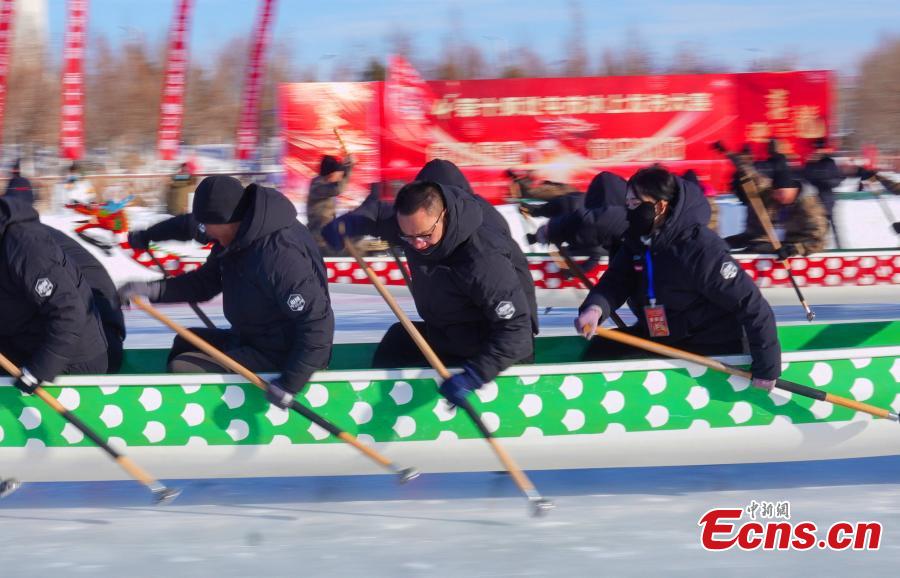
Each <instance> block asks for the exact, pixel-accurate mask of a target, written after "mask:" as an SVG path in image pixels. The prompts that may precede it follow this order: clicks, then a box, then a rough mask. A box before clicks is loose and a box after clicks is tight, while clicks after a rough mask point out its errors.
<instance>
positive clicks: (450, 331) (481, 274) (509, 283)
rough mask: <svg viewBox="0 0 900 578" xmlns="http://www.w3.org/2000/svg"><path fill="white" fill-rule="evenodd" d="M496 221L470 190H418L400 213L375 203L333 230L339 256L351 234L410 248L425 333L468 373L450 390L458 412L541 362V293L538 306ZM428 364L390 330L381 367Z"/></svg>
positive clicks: (405, 194)
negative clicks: (508, 376) (497, 382)
mask: <svg viewBox="0 0 900 578" xmlns="http://www.w3.org/2000/svg"><path fill="white" fill-rule="evenodd" d="M489 215H490V213H489V211H487V210H486V209H485V208H483V207H482V201H481V200H480V199H479V198H478V197H477V196H476V195H474V194H473V193H472V192H471V191H470V190H467V189H465V188H463V187H460V186H455V185H451V184H446V183H444V182H441V183H437V182H434V181H415V182H412V183H410V184H408V185H406V186H404V187H403V188H402V189H401V190H400V192H399V193H397V198H396V201H395V202H394V204H393V206H391V205H389V204H386V203H380V202H378V201H377V199H375V198H374V197H369V198H368V199H367V200H366V201H365V202H364V203H363V204H362V205H361V206H360V207H359V208H357V209H356V210H354V211H352V212H350V213H347V214H345V215H342V216H341V217H339V218H338V219H337V220H336V221H334V222H333V223H331V224H330V225H328V226H327V227H325V229H324V230H323V235H324V237H325V239H326V240H328V242H329V243H331V245H332V247H335V248H337V247H339V246H340V245H341V243H342V236H341V226H343V227H344V229H345V233H346V235H349V236H351V237H352V236H357V235H375V236H378V237H381V238H382V239H385V240H387V241H389V242H392V243H393V242H396V243H400V242H402V243H405V245H406V246H407V249H406V256H407V260H408V263H409V269H410V278H411V282H410V286H409V289H410V292H411V293H412V296H413V300H414V301H415V304H416V310H417V311H418V312H419V315H420V316H421V317H422V319H423V322H421V323H418V324H417V326H418V328H419V330H420V331H421V332H422V333H423V335H424V336H425V338H426V339H427V340H428V342H429V344H430V345H431V346H432V347H433V348H434V350H435V352H436V353H437V354H438V356H440V357H441V359H442V360H443V361H444V362H445V363H446V364H448V365H459V366H461V367H462V370H461V371H460V372H458V373H456V374H455V375H453V376H452V377H450V378H449V379H447V380H446V381H445V382H444V383H443V384H442V385H441V388H440V389H441V393H442V394H443V395H444V396H445V397H446V398H447V399H448V400H450V401H451V402H452V403H455V404H457V405H458V404H459V403H460V402H461V401H462V400H463V399H465V397H466V396H467V395H468V394H469V393H471V392H472V391H473V390H475V389H478V388H480V387H481V386H482V385H484V384H485V383H487V382H488V381H490V380H492V379H494V378H495V377H496V376H497V374H498V373H500V372H501V371H503V370H504V369H506V368H507V367H509V366H510V365H512V364H514V363H517V362H525V361H529V360H531V359H532V357H533V352H534V340H533V332H536V328H537V319H536V312H535V309H536V307H535V304H534V303H532V302H531V299H533V288H532V293H531V296H529V292H528V291H527V290H526V288H525V287H524V286H523V284H522V280H521V277H520V276H519V273H518V271H517V268H516V265H515V262H516V261H517V254H518V255H521V250H520V249H519V248H518V246H517V245H516V244H515V242H514V241H513V240H512V238H511V237H510V236H509V232H508V230H505V231H504V230H503V228H501V227H499V226H498V225H497V224H496V223H495V222H494V221H495V219H494V217H492V216H489ZM528 285H529V286H532V283H531V281H530V279H529V280H528ZM532 287H533V286H532ZM425 363H426V362H425V358H424V356H423V355H422V354H421V353H420V352H419V350H418V348H417V347H416V345H415V344H414V342H413V341H412V339H411V338H410V337H409V336H408V335H407V333H406V331H405V330H404V329H403V328H402V326H401V325H400V324H399V323H397V324H395V325H393V326H392V327H391V328H390V329H388V331H387V333H386V334H385V335H384V337H383V338H382V340H381V343H380V344H379V346H378V348H377V350H376V352H375V357H374V360H373V365H374V366H375V367H404V366H411V365H423V364H425Z"/></svg>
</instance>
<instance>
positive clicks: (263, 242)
mask: <svg viewBox="0 0 900 578" xmlns="http://www.w3.org/2000/svg"><path fill="white" fill-rule="evenodd" d="M192 218H193V219H195V220H196V222H198V223H199V224H200V225H201V228H203V229H204V232H205V235H206V236H207V237H208V238H209V239H210V240H211V241H212V242H213V243H214V245H213V248H212V250H211V251H210V255H209V258H208V259H207V260H206V263H204V264H203V265H202V266H201V267H200V268H199V269H197V270H195V271H191V272H189V273H185V274H184V275H181V276H178V277H173V278H170V279H164V280H161V281H154V282H150V283H146V282H130V283H126V284H125V285H124V286H123V287H122V288H121V289H120V290H119V294H120V296H121V298H122V300H123V302H127V301H128V300H129V299H130V298H131V297H133V296H144V297H146V298H148V299H149V300H150V301H151V302H156V303H183V302H198V301H208V300H209V299H212V298H213V297H215V296H216V295H218V294H219V293H222V295H223V309H224V313H225V318H226V319H228V321H229V322H230V323H231V329H206V328H201V329H193V331H194V332H195V333H197V334H198V335H199V336H200V337H202V338H203V339H205V340H207V341H209V342H210V343H212V344H213V345H214V346H215V347H217V348H218V349H220V350H221V351H223V352H225V353H226V354H227V355H228V356H230V357H231V358H233V359H234V360H235V361H237V362H238V363H240V364H241V365H243V366H244V367H247V368H248V369H250V370H252V371H256V372H263V371H274V372H280V376H279V377H278V378H276V379H274V380H272V382H271V383H269V384H268V396H267V397H268V398H269V401H271V402H272V403H274V404H276V405H278V406H279V407H282V408H286V407H289V406H290V404H291V402H292V401H293V397H294V395H295V394H296V393H297V392H299V391H300V390H301V389H302V388H303V387H304V386H305V385H306V383H307V381H308V380H309V378H310V376H311V375H312V373H313V372H314V371H316V370H319V369H323V368H324V367H325V366H326V365H327V364H328V361H329V359H330V357H331V345H332V340H333V336H334V314H333V313H332V311H331V301H330V298H329V295H328V275H327V274H326V272H325V264H324V262H323V261H322V257H321V255H320V254H319V251H318V249H317V248H316V244H315V241H313V238H312V236H311V235H310V234H309V231H308V230H307V229H306V227H304V226H303V225H302V224H301V223H300V222H299V221H297V212H296V210H295V209H294V206H293V205H292V204H291V202H290V201H289V200H288V199H287V197H285V196H284V195H282V194H281V193H280V192H278V191H276V190H275V189H270V188H267V187H262V186H260V185H257V184H251V185H249V186H248V187H247V188H246V189H245V188H244V187H243V186H242V185H241V183H240V181H238V180H237V179H235V178H233V177H228V176H214V177H207V178H205V179H203V181H202V182H201V183H200V185H199V186H198V187H197V191H196V192H195V193H194V204H193V216H192ZM169 371H172V372H175V373H202V372H224V371H227V370H226V368H224V367H223V366H221V365H220V364H219V363H217V362H216V361H215V360H214V359H213V358H211V357H209V356H208V355H206V354H204V353H201V352H199V351H197V350H196V348H194V347H193V346H192V345H191V344H189V343H188V342H187V341H185V340H183V339H182V338H181V337H176V338H175V342H174V343H173V345H172V350H171V352H170V353H169Z"/></svg>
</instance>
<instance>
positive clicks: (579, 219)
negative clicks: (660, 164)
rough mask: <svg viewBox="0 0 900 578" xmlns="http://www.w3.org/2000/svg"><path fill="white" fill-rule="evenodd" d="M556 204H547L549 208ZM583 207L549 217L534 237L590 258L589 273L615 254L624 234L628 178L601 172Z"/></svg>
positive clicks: (587, 266) (589, 187)
mask: <svg viewBox="0 0 900 578" xmlns="http://www.w3.org/2000/svg"><path fill="white" fill-rule="evenodd" d="M560 198H565V197H560ZM553 202H554V201H548V202H547V205H550V204H551V203H553ZM583 205H584V206H583V207H580V208H577V209H576V210H574V211H572V212H568V213H560V214H558V215H547V216H548V217H550V220H549V221H548V222H547V223H546V224H544V225H541V226H540V227H539V228H538V230H537V231H536V232H535V234H534V235H533V238H534V241H536V242H538V243H545V244H546V243H553V244H554V245H556V246H558V247H559V246H562V245H563V244H567V245H568V246H569V249H570V250H571V251H572V252H573V253H575V254H579V251H580V252H581V253H580V254H586V255H588V257H589V259H588V261H587V262H586V263H584V264H583V265H582V268H583V269H584V270H585V271H590V270H591V269H593V268H594V267H595V266H596V265H597V263H598V262H599V260H600V257H603V256H605V255H613V254H614V253H615V251H616V249H618V247H619V244H620V242H621V240H622V235H624V234H625V228H626V227H627V223H626V221H625V179H623V178H622V177H620V176H619V175H616V174H613V173H610V172H607V171H603V172H601V173H599V174H598V175H597V176H595V177H594V178H593V180H591V184H590V185H588V190H587V193H586V194H585V195H584V198H583ZM532 214H534V213H532ZM528 240H529V241H531V240H532V236H529V237H528Z"/></svg>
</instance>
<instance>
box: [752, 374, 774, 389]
mask: <svg viewBox="0 0 900 578" xmlns="http://www.w3.org/2000/svg"><path fill="white" fill-rule="evenodd" d="M775 381H776V380H774V379H763V378H761V377H754V378H753V379H751V380H750V385H752V386H753V387H758V388H759V389H762V390H764V391H772V389H774V387H775Z"/></svg>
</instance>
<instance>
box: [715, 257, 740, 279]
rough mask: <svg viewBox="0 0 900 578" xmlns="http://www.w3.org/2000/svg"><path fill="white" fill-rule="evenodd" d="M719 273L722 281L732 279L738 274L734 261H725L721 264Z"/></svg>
mask: <svg viewBox="0 0 900 578" xmlns="http://www.w3.org/2000/svg"><path fill="white" fill-rule="evenodd" d="M719 273H720V274H721V275H722V279H725V280H726V281H728V280H729V279H734V278H735V277H737V274H738V266H737V264H736V263H735V262H734V261H725V262H724V263H722V267H721V268H720V269H719Z"/></svg>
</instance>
